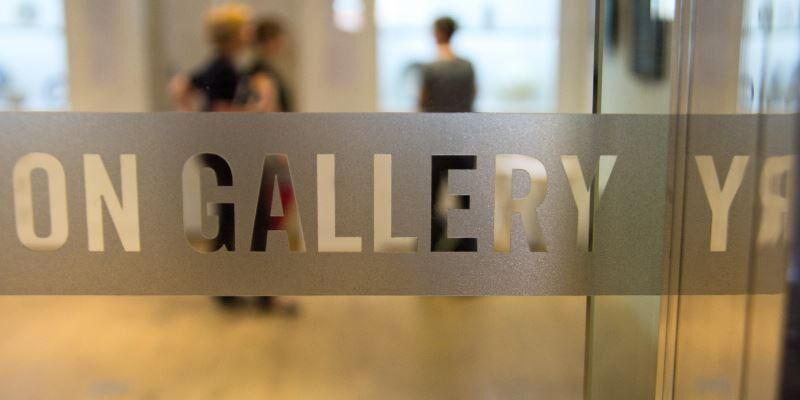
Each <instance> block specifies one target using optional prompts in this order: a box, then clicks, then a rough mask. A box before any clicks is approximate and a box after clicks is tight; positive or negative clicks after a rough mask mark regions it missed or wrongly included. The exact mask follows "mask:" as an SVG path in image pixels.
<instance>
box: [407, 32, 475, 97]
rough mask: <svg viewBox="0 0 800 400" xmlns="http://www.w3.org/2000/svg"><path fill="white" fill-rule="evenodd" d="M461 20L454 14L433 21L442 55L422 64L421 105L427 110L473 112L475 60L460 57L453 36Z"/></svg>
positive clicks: (435, 35)
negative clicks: (456, 18)
mask: <svg viewBox="0 0 800 400" xmlns="http://www.w3.org/2000/svg"><path fill="white" fill-rule="evenodd" d="M457 29H458V24H456V21H454V20H453V19H452V18H450V17H441V18H439V19H437V20H436V21H435V22H434V23H433V34H434V37H435V38H436V47H437V50H438V59H437V60H436V61H434V62H432V63H429V64H426V65H424V66H423V67H422V88H421V90H420V94H419V108H420V110H421V111H423V112H471V111H472V104H473V103H474V101H475V92H476V89H475V70H474V69H473V68H472V63H471V62H469V61H468V60H465V59H463V58H460V57H457V56H456V55H455V54H454V53H453V49H452V48H451V47H450V39H452V37H453V34H454V33H455V32H456V30H457Z"/></svg>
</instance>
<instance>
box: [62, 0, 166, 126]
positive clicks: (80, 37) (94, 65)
mask: <svg viewBox="0 0 800 400" xmlns="http://www.w3.org/2000/svg"><path fill="white" fill-rule="evenodd" d="M64 14H65V19H66V32H67V48H68V59H69V86H70V102H71V105H72V110H74V111H148V110H150V109H151V108H152V104H153V98H152V91H151V62H150V51H149V46H148V43H149V39H148V26H149V22H148V17H149V2H147V1H108V0H68V1H67V0H65V1H64Z"/></svg>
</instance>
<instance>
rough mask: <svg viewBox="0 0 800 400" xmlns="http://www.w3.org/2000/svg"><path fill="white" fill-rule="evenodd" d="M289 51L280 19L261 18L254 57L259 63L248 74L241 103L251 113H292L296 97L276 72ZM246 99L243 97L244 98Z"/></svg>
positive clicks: (255, 39)
mask: <svg viewBox="0 0 800 400" xmlns="http://www.w3.org/2000/svg"><path fill="white" fill-rule="evenodd" d="M285 47H286V30H285V29H284V27H283V24H282V23H281V21H280V20H278V19H277V18H272V17H266V18H261V19H259V20H258V21H256V23H255V29H254V40H253V53H254V56H255V61H254V62H253V64H252V65H251V66H250V67H249V68H248V69H247V70H246V72H245V75H244V79H243V81H244V82H243V85H241V87H242V88H243V92H242V93H240V95H239V96H237V97H244V99H243V100H240V102H242V103H244V104H247V105H248V109H249V110H251V111H262V112H292V111H294V107H293V103H292V97H291V94H290V92H289V88H288V86H287V84H286V80H285V79H283V76H281V74H280V72H278V69H277V68H275V65H274V63H275V59H276V58H277V57H278V56H279V55H280V54H281V52H282V51H283V49H284V48H285ZM242 95H243V96H242Z"/></svg>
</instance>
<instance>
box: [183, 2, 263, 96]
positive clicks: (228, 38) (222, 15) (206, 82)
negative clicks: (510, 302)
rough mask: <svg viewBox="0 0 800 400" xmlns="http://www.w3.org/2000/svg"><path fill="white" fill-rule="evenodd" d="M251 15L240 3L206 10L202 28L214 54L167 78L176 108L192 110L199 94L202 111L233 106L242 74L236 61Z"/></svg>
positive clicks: (246, 40) (246, 36)
mask: <svg viewBox="0 0 800 400" xmlns="http://www.w3.org/2000/svg"><path fill="white" fill-rule="evenodd" d="M250 19H251V17H250V9H249V8H248V7H247V6H245V5H242V4H236V3H229V4H223V5H219V6H216V7H213V8H212V9H210V10H209V11H208V13H207V14H206V19H205V29H206V35H207V37H208V40H209V42H210V44H211V47H212V51H213V54H212V57H211V59H210V60H209V61H208V62H207V63H206V64H205V65H203V66H202V67H200V68H198V69H197V70H195V72H193V73H192V74H191V75H189V76H187V75H185V74H178V75H177V76H176V77H175V78H173V80H172V82H170V87H169V90H170V94H171V97H172V99H173V102H174V103H175V106H176V107H177V108H178V109H179V110H181V111H193V110H195V109H196V108H197V107H196V105H195V104H197V100H198V97H199V98H201V100H202V102H201V106H200V109H201V110H203V111H232V110H235V107H234V98H235V96H236V89H237V87H238V84H239V80H240V78H241V76H240V74H239V72H238V71H237V69H236V64H235V61H236V58H237V57H239V56H240V55H241V53H242V52H243V51H244V50H245V49H246V48H247V45H248V42H249V38H248V36H249V30H250Z"/></svg>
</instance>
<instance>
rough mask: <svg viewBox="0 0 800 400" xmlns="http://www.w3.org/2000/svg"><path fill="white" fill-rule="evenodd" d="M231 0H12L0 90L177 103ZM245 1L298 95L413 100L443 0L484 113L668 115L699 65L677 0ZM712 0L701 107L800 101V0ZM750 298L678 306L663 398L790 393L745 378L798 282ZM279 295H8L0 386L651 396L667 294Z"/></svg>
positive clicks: (200, 393) (40, 103)
mask: <svg viewBox="0 0 800 400" xmlns="http://www.w3.org/2000/svg"><path fill="white" fill-rule="evenodd" d="M222 3H224V2H222V1H210V0H202V1H198V0H193V1H188V0H131V1H128V0H4V1H3V2H2V4H0V110H6V111H91V112H151V111H174V110H176V107H175V105H174V104H173V102H172V101H171V99H170V93H169V89H168V88H169V85H170V81H171V80H172V79H173V78H174V77H175V76H176V75H178V74H181V73H190V72H191V71H193V70H195V69H196V68H197V67H198V66H199V65H201V64H202V63H203V62H204V61H205V60H207V59H208V58H209V57H210V55H211V54H210V47H209V43H208V42H209V41H208V37H207V35H206V32H205V28H204V20H205V18H206V13H207V12H208V10H209V9H211V8H212V7H214V6H218V5H220V4H222ZM238 3H239V4H244V5H247V6H248V7H249V10H250V12H251V13H252V15H253V16H254V17H258V16H270V17H273V18H276V19H277V20H279V21H281V23H282V24H283V29H284V30H285V32H284V36H285V39H286V43H285V46H283V47H282V49H281V51H280V52H278V53H276V54H275V55H274V58H273V60H272V62H274V66H275V68H276V69H277V70H278V71H279V73H280V75H281V76H282V77H283V78H284V79H285V86H286V88H287V90H288V91H290V92H291V93H292V97H293V98H294V103H295V107H294V108H295V111H299V112H415V111H418V110H419V109H418V107H419V104H418V99H419V91H420V89H419V87H420V76H419V70H420V69H419V66H420V65H423V64H424V63H427V62H429V61H430V60H432V59H434V58H435V57H436V51H437V47H436V42H435V41H434V39H433V38H432V23H433V22H434V20H436V19H437V18H439V17H441V16H443V15H447V16H450V17H452V18H453V19H454V20H456V21H458V26H459V29H458V31H457V33H456V34H455V35H454V36H453V43H452V47H453V49H454V51H455V53H457V54H458V55H459V56H461V57H464V58H465V59H468V60H469V61H470V62H471V63H472V65H473V66H474V71H475V77H476V78H475V80H476V92H475V99H474V111H477V112H511V113H593V112H594V113H597V112H602V113H647V114H665V113H674V112H677V109H676V107H678V108H680V103H679V102H677V101H676V98H677V97H679V96H681V94H680V90H683V89H681V88H682V87H683V86H682V85H681V84H679V82H678V79H680V80H681V81H680V82H688V80H687V79H686V78H685V76H681V75H680V74H679V72H680V68H677V66H678V63H680V62H682V60H681V59H680V58H679V57H678V55H677V54H676V52H675V51H673V50H674V49H673V44H674V43H676V40H675V37H676V35H678V34H679V32H678V31H677V29H678V27H679V26H678V24H677V23H676V20H678V19H679V16H680V13H681V12H687V11H682V9H681V8H680V7H676V2H675V1H671V0H615V1H612V0H606V1H605V2H603V3H602V4H603V8H602V12H603V15H604V18H603V19H601V24H602V26H601V27H600V28H598V29H595V28H596V27H595V21H596V10H597V9H598V8H597V7H596V4H595V1H590V0H574V1H573V0H569V1H566V0H564V1H559V0H535V1H534V0H501V1H490V0H402V1H401V0H313V1H312V0H300V1H298V0H248V1H244V0H242V1H239V2H238ZM678 3H679V4H680V3H681V2H680V1H678ZM712 3H713V4H712ZM717 3H719V4H717ZM722 3H723V2H719V1H718V2H708V3H706V4H705V5H701V6H697V7H696V8H695V9H693V10H692V11H690V12H687V13H688V14H691V13H694V14H692V15H693V17H694V18H696V20H699V21H703V23H702V24H700V25H698V26H699V27H700V28H697V29H699V30H701V31H702V29H708V31H709V32H710V33H709V35H710V37H712V38H713V39H714V41H713V42H714V43H715V44H714V45H713V46H711V49H712V50H711V51H709V52H706V53H698V55H697V56H696V57H697V59H696V60H695V63H694V64H693V68H694V69H693V70H692V74H694V75H693V78H692V79H693V80H692V81H691V84H692V85H694V87H691V88H690V89H691V90H692V93H691V96H692V101H691V103H690V105H689V106H687V107H688V108H689V111H691V112H697V113H725V114H733V113H753V112H773V113H787V112H794V111H795V110H796V108H797V106H798V99H799V98H800V95H799V93H800V90H799V89H798V88H799V87H800V40H798V38H799V37H800V35H798V29H800V5H798V2H797V1H794V0H773V1H758V0H736V1H733V2H731V4H734V3H735V5H730V6H729V5H728V4H722ZM700 4H703V2H702V1H701V2H700ZM767 6H768V7H769V10H771V12H770V13H765V12H764V10H765V9H766V7H767ZM765 19H766V20H769V26H770V29H769V31H768V32H766V33H765V30H764V29H763V25H764V20H765ZM598 33H601V34H602V35H603V40H602V41H597V40H596V35H597V34H598ZM598 47H599V48H601V49H602V57H597V51H598ZM698 48H699V47H698ZM253 57H254V55H253V54H248V52H244V54H242V56H241V60H237V62H240V63H241V64H242V65H245V64H247V63H248V62H249V61H248V60H250V59H252V58H253ZM723 66H724V67H723ZM676 71H678V72H676ZM595 77H599V78H598V80H595ZM0 118H1V117H0ZM698 297H702V296H698ZM744 297H746V296H715V297H714V298H696V299H694V300H687V301H686V303H684V305H683V307H684V308H683V309H682V310H683V311H684V312H683V313H682V314H681V318H682V319H681V320H680V323H681V324H682V325H681V326H683V327H685V329H681V331H680V335H682V336H679V337H678V338H677V339H675V341H674V342H676V343H678V345H679V346H683V347H682V348H686V349H694V350H696V349H697V348H702V349H705V350H703V351H699V350H697V356H696V357H695V358H692V357H691V353H692V352H691V351H689V352H687V353H686V354H688V355H682V357H684V358H683V359H681V360H679V361H680V362H681V363H682V364H681V368H679V369H676V372H675V376H673V377H672V378H671V379H672V380H673V382H674V383H673V386H672V387H673V388H674V391H675V392H674V393H673V395H674V398H686V399H700V398H702V399H727V398H777V397H771V396H766V397H758V396H756V397H747V396H746V394H745V392H747V390H755V389H753V388H754V387H760V389H761V390H763V392H761V393H771V394H775V393H778V392H779V391H780V389H779V387H780V384H779V381H780V377H781V356H780V354H781V351H782V346H783V345H782V342H781V338H782V336H781V334H780V332H782V331H783V328H782V325H781V323H782V321H783V318H784V314H783V311H782V310H783V305H784V303H785V299H784V298H783V297H782V296H780V295H772V296H771V297H770V296H762V297H759V299H758V300H757V301H755V302H748V301H746V300H745V299H744ZM281 301H282V302H285V303H286V304H288V305H290V306H287V308H286V312H281V311H279V312H263V309H262V308H259V307H258V304H249V302H250V300H242V302H244V303H246V304H240V305H238V306H237V307H229V306H227V305H224V304H222V303H223V302H219V301H214V300H213V299H209V298H206V297H200V296H197V297H0V326H2V327H3V329H2V330H0V398H9V399H13V398H87V399H94V398H97V399H106V398H132V399H133V398H135V399H139V398H142V399H174V398H187V399H206V398H208V399H215V398H231V399H246V398H275V399H278V398H280V399H283V398H325V399H335V398H398V399H405V398H486V399H504V398H547V399H579V398H589V397H591V398H597V399H645V398H661V397H657V396H656V395H655V393H656V392H659V391H661V390H662V389H659V388H660V386H659V385H663V382H662V381H663V375H664V371H663V370H662V367H661V366H662V365H663V362H662V361H663V360H662V359H660V358H659V357H660V356H659V354H661V353H660V346H661V345H662V344H663V343H664V340H663V337H662V336H661V335H662V329H663V324H664V321H665V318H667V317H666V311H665V310H666V309H667V308H665V307H667V306H665V303H664V299H663V298H662V297H660V296H615V297H614V296H609V297H606V298H600V299H595V300H594V301H595V303H593V304H592V305H591V307H590V306H589V305H588V303H589V301H588V300H587V297H585V296H574V297H487V298H477V297H476V298H471V297H469V298H433V297H380V296H363V297H290V298H282V299H281ZM256 303H257V302H256ZM754 304H755V305H754ZM756 309H757V310H762V313H761V314H759V316H762V319H761V320H760V321H761V322H760V323H761V324H762V325H761V326H762V328H763V332H767V333H769V332H772V335H771V336H769V335H768V334H766V333H765V335H767V336H769V337H770V338H771V339H769V340H767V341H765V342H764V343H766V344H764V346H763V347H762V348H760V351H759V352H758V356H757V357H756V356H751V357H756V358H757V359H758V360H762V361H763V363H762V364H760V367H759V368H758V371H757V372H755V370H754V369H753V368H751V367H749V366H748V364H747V363H745V362H744V361H743V360H744V358H745V356H744V354H745V353H747V351H748V350H747V343H748V342H747V340H748V337H747V334H746V330H745V329H744V326H746V325H747V323H748V322H747V321H750V319H748V318H749V317H748V316H749V315H751V314H750V313H752V312H754V311H753V310H756ZM589 321H591V323H590V322H589ZM719 338H724V339H719ZM590 354H591V356H590ZM704 354H705V355H704ZM747 354H749V353H747ZM759 357H760V358H759ZM759 373H760V374H762V375H759ZM620 376H625V377H627V379H625V380H624V381H623V382H620V379H619V377H620ZM765 376H766V377H767V378H764V377H765ZM587 377H588V378H587ZM795 379H796V378H795ZM750 381H752V382H757V383H752V384H751V385H749V386H748V385H746V384H745V383H744V382H750ZM759 385H760V386H759ZM776 396H777V395H776Z"/></svg>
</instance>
